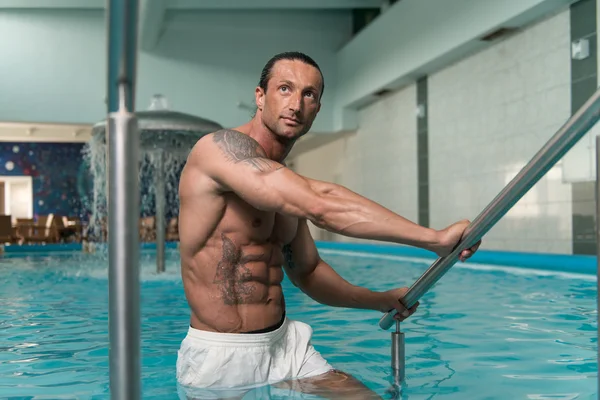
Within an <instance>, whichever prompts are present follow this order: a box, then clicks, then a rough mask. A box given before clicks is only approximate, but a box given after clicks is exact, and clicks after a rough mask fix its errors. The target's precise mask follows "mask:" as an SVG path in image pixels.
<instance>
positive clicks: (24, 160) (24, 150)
mask: <svg viewBox="0 0 600 400" xmlns="http://www.w3.org/2000/svg"><path fill="white" fill-rule="evenodd" d="M82 149H83V144H81V143H28V142H24V143H9V142H2V143H0V175H9V176H19V175H25V176H31V177H32V182H33V213H34V216H35V215H47V214H50V213H54V214H58V215H65V216H81V217H82V216H84V214H85V209H84V208H85V207H84V203H85V196H86V195H87V193H89V190H90V186H89V185H90V183H91V181H90V179H89V175H88V172H87V169H86V168H85V165H84V164H83V163H82V153H81V151H82Z"/></svg>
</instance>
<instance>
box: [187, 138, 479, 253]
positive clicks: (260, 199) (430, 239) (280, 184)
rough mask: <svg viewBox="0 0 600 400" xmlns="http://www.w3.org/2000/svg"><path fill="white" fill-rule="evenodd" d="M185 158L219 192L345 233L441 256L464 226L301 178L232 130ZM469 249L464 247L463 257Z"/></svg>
mask: <svg viewBox="0 0 600 400" xmlns="http://www.w3.org/2000/svg"><path fill="white" fill-rule="evenodd" d="M190 160H191V161H192V162H193V163H195V165H196V167H197V168H199V169H200V170H201V171H202V172H203V174H205V175H208V176H209V177H210V178H211V179H212V180H213V181H214V182H216V184H217V185H218V186H219V190H222V191H232V192H234V193H236V194H237V195H238V196H240V197H241V198H242V199H244V200H245V201H246V202H248V203H249V204H250V205H252V206H253V207H255V208H257V209H259V210H264V211H273V212H278V213H280V214H284V215H289V216H293V217H297V218H300V219H307V220H309V221H311V222H312V223H313V224H315V225H316V226H318V227H320V228H323V229H326V230H328V231H330V232H334V233H338V234H341V235H345V236H350V237H354V238H360V239H371V240H380V241H386V242H392V243H399V244H406V245H411V246H415V247H420V248H423V249H427V250H431V251H434V252H435V253H437V254H438V255H440V256H444V255H447V254H448V253H450V251H451V250H452V247H453V245H454V244H455V243H456V240H454V238H455V236H456V235H457V234H458V236H460V235H461V234H462V232H463V231H464V229H465V228H466V224H465V223H462V226H455V227H454V228H453V231H452V232H449V231H448V230H447V229H446V230H442V231H436V230H433V229H430V228H426V227H423V226H420V225H418V224H415V223H413V222H411V221H409V220H408V219H406V218H403V217H402V216H400V215H398V214H396V213H394V212H392V211H390V210H389V209H387V208H385V207H383V206H381V205H380V204H377V203H375V202H374V201H371V200H369V199H367V198H365V197H363V196H360V195H358V194H357V193H354V192H352V191H351V190H349V189H346V188H344V187H343V186H340V185H336V184H333V183H327V182H321V181H317V180H314V179H308V178H305V177H302V176H300V175H298V174H296V173H294V172H293V171H291V170H290V169H288V168H286V167H285V166H283V165H282V164H281V163H278V162H276V161H273V160H270V159H268V158H267V157H266V154H265V152H264V150H263V149H262V148H261V147H260V146H259V144H258V143H257V142H256V141H255V140H254V139H252V138H251V137H249V136H248V135H245V134H243V133H240V132H237V131H233V130H221V131H218V132H215V133H213V134H211V135H208V136H207V137H205V138H203V139H202V140H200V141H199V142H198V144H197V145H196V147H195V148H194V150H193V151H192V155H191V157H190ZM188 162H189V161H188ZM474 250H475V248H474V249H470V250H465V251H464V252H463V254H462V257H463V259H466V258H468V257H470V255H471V254H472V252H473V251H474Z"/></svg>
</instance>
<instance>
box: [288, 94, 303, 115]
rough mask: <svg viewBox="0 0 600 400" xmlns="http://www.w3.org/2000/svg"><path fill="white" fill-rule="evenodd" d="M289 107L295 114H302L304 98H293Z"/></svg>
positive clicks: (299, 96)
mask: <svg viewBox="0 0 600 400" xmlns="http://www.w3.org/2000/svg"><path fill="white" fill-rule="evenodd" d="M288 107H289V108H290V111H293V112H294V113H298V112H300V111H301V109H302V96H301V95H298V96H292V98H291V99H290V102H289V103H288Z"/></svg>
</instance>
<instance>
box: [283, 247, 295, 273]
mask: <svg viewBox="0 0 600 400" xmlns="http://www.w3.org/2000/svg"><path fill="white" fill-rule="evenodd" d="M282 250H283V257H284V259H285V263H286V264H287V266H288V268H289V269H294V268H295V265H294V258H293V257H292V256H293V254H292V246H291V245H290V244H286V245H284V246H283V249H282Z"/></svg>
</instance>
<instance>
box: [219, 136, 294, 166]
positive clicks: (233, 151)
mask: <svg viewBox="0 0 600 400" xmlns="http://www.w3.org/2000/svg"><path fill="white" fill-rule="evenodd" d="M213 140H214V142H215V143H216V144H217V145H218V146H219V148H220V149H221V151H223V152H224V153H225V155H226V156H227V158H228V159H229V161H231V162H233V163H239V162H244V163H247V164H249V165H250V166H252V167H253V168H255V169H257V170H259V171H260V172H270V171H276V170H278V169H281V168H283V166H282V165H281V164H279V163H277V162H275V161H273V160H269V159H268V158H267V155H266V154H265V152H264V150H263V149H262V148H261V147H260V145H259V144H258V142H257V141H256V140H254V139H252V138H251V137H250V136H248V135H245V134H243V133H241V132H238V131H234V130H231V129H222V130H220V131H217V132H215V133H214V134H213Z"/></svg>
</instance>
